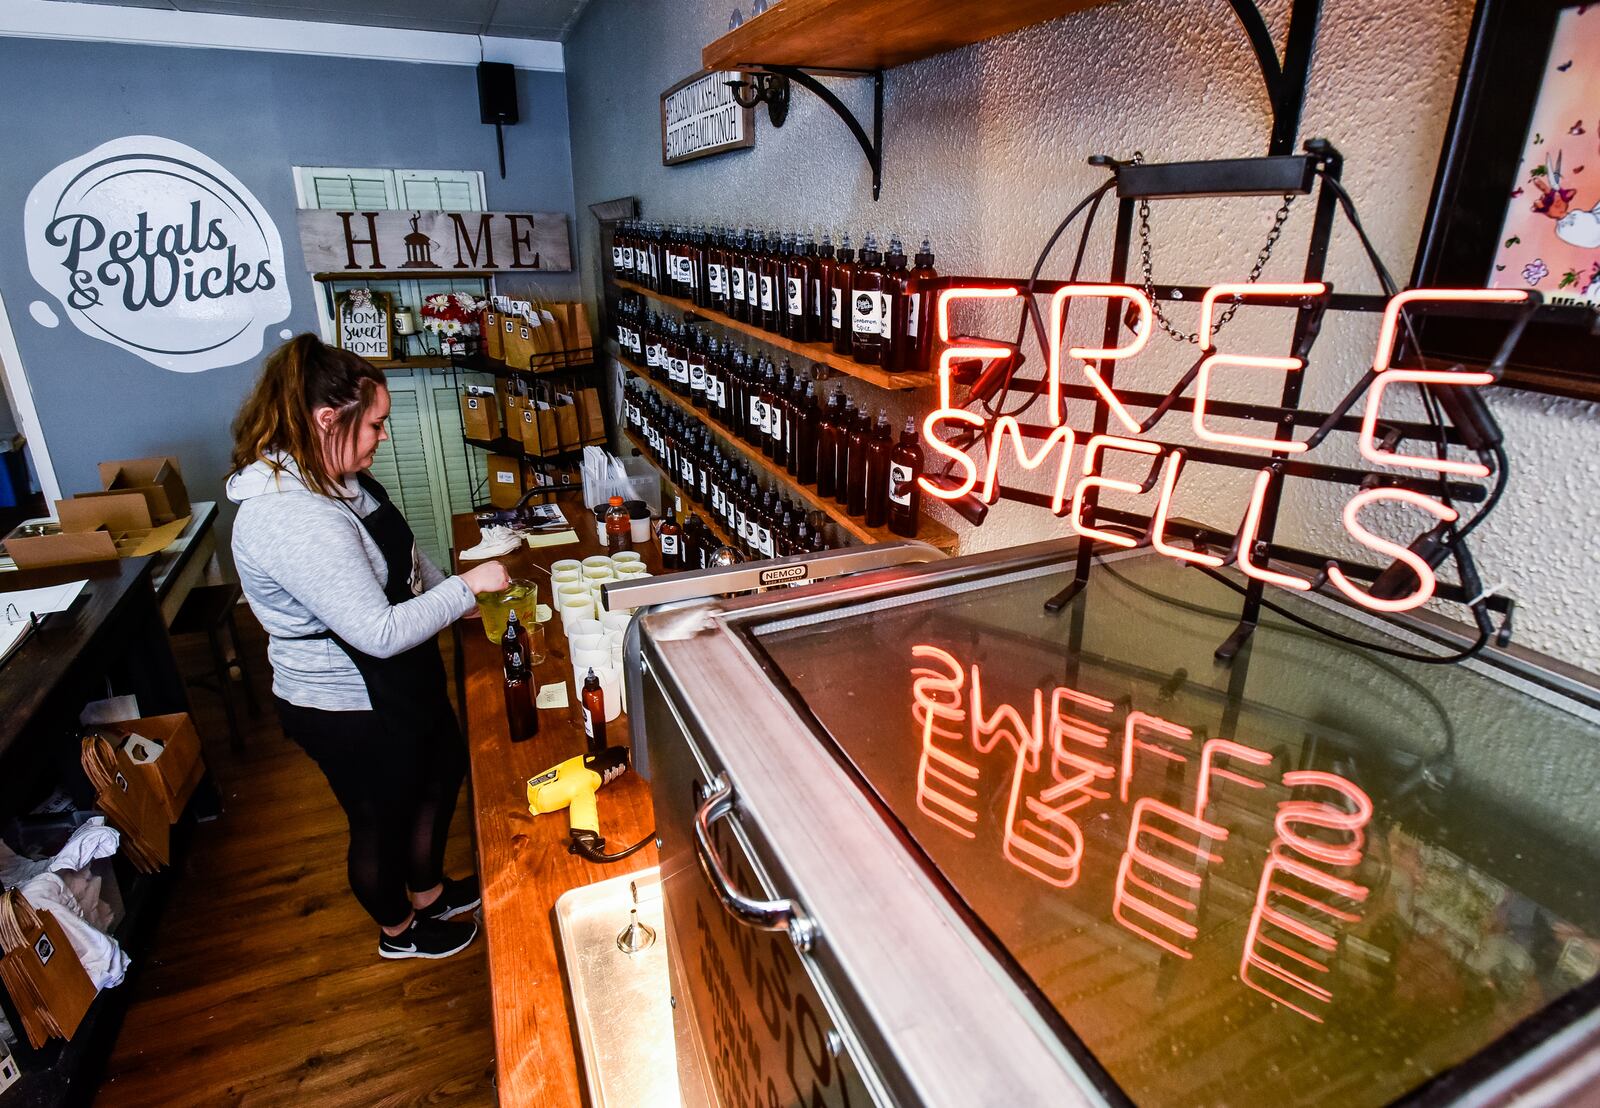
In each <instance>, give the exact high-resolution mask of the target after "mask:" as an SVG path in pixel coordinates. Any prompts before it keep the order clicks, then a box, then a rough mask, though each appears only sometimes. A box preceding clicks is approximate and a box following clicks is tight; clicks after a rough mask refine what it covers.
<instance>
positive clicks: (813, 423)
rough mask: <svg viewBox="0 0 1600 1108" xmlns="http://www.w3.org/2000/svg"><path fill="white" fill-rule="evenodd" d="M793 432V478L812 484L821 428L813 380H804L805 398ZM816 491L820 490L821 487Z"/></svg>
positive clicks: (814, 477)
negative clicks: (794, 457)
mask: <svg viewBox="0 0 1600 1108" xmlns="http://www.w3.org/2000/svg"><path fill="white" fill-rule="evenodd" d="M795 423H796V427H795V433H794V448H795V451H794V452H795V454H796V455H797V457H796V459H795V469H794V475H795V478H796V479H797V480H798V481H799V482H800V483H801V484H802V485H812V484H816V482H817V451H818V442H819V435H820V433H821V430H822V413H821V412H820V411H818V410H817V383H816V381H815V380H811V381H807V382H806V391H805V398H804V399H803V400H801V402H800V411H799V413H798V415H797V418H796V420H795ZM817 491H818V492H819V493H820V492H822V489H821V488H818V489H817Z"/></svg>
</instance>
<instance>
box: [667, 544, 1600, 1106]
mask: <svg viewBox="0 0 1600 1108" xmlns="http://www.w3.org/2000/svg"><path fill="white" fill-rule="evenodd" d="M1069 559H1070V548H1069V547H1067V546H1066V545H1064V544H1049V545H1041V546H1038V547H1032V548H1025V549H1023V550H1021V551H1011V552H1007V553H1004V554H994V555H980V556H976V557H972V558H964V559H961V560H958V561H952V562H946V563H935V564H930V565H926V566H919V567H915V568H910V569H905V568H902V569H891V570H885V571H881V572H877V573H870V574H865V575H861V576H858V577H852V578H845V579H841V580H835V581H831V582H828V583H825V584H821V585H816V586H812V587H810V588H807V589H805V590H801V591H796V592H785V591H778V592H773V593H767V594H763V595H761V596H755V597H745V598H740V599H732V600H724V601H719V602H711V603H707V604H701V605H690V606H685V607H679V608H676V609H672V610H667V611H661V612H658V613H655V614H652V615H650V616H647V617H646V618H645V619H644V620H643V621H642V624H641V636H640V637H641V645H642V650H643V656H644V672H645V683H644V696H643V705H644V710H643V711H641V712H638V713H636V718H637V721H638V722H637V724H636V726H638V727H639V728H641V729H642V730H643V736H642V738H643V740H644V741H647V742H648V743H649V746H650V761H651V763H652V765H653V767H654V779H653V782H652V788H653V793H654V796H655V801H656V809H657V814H658V826H659V828H660V830H659V834H660V835H661V838H662V842H663V847H662V875H663V882H664V890H665V897H666V905H667V923H668V926H667V930H668V936H667V938H668V947H669V962H670V964H671V969H672V981H673V998H674V1004H675V1012H674V1018H675V1024H676V1031H677V1037H678V1044H679V1058H680V1071H681V1074H680V1076H683V1075H687V1076H686V1077H685V1079H684V1082H683V1086H684V1089H685V1094H686V1101H688V1102H691V1103H692V1102H694V1101H695V1099H696V1098H697V1097H698V1098H703V1099H704V1101H705V1102H707V1103H722V1104H729V1105H732V1104H743V1103H749V1102H754V1103H761V1104H769V1103H777V1104H791V1103H803V1104H807V1105H811V1104H828V1105H833V1104H853V1105H860V1104H869V1103H883V1104H950V1105H973V1104H1000V1103H1005V1104H1042V1103H1052V1104H1057V1103H1130V1102H1131V1103H1136V1104H1141V1105H1143V1104H1149V1105H1188V1104H1198V1103H1228V1104H1233V1105H1273V1106H1277V1105H1290V1104H1322V1103H1339V1104H1341V1105H1377V1104H1387V1103H1392V1102H1395V1101H1400V1100H1407V1099H1414V1100H1417V1101H1421V1102H1425V1103H1439V1102H1451V1103H1456V1102H1469V1103H1497V1102H1501V1101H1509V1100H1511V1099H1513V1098H1521V1099H1519V1100H1518V1102H1519V1103H1539V1102H1549V1103H1570V1102H1571V1094H1572V1092H1573V1090H1574V1089H1576V1088H1582V1087H1585V1085H1586V1084H1588V1083H1590V1082H1592V1081H1594V1080H1595V1074H1593V1073H1588V1072H1587V1071H1586V1070H1585V1069H1584V1067H1585V1066H1588V1067H1590V1068H1593V1067H1594V1066H1595V1065H1596V1049H1597V1048H1596V1043H1597V1042H1600V1015H1597V1011H1600V1008H1597V1005H1600V984H1597V981H1596V978H1597V975H1600V901H1597V892H1600V883H1597V881H1596V880H1595V876H1594V875H1595V874H1596V873H1597V872H1600V711H1597V710H1596V705H1597V703H1600V696H1597V694H1596V691H1595V690H1594V689H1593V688H1592V687H1590V686H1589V685H1588V683H1587V682H1586V680H1585V679H1584V678H1583V676H1582V675H1578V674H1573V673H1571V672H1570V671H1565V670H1563V668H1562V667H1560V666H1558V665H1556V664H1554V663H1548V662H1543V661H1541V660H1540V659H1537V658H1533V657H1530V656H1528V655H1526V654H1520V653H1519V654H1515V655H1513V654H1510V653H1506V652H1501V651H1495V650H1489V651H1485V652H1484V653H1483V654H1481V655H1480V656H1479V657H1477V658H1475V659H1473V660H1471V661H1469V662H1466V663H1463V664H1459V665H1428V664H1423V663H1420V662H1416V661H1409V660H1404V659H1400V658H1395V657H1388V656H1385V655H1383V654H1380V653H1379V652H1377V651H1375V650H1369V649H1366V648H1362V647H1356V646H1351V645H1347V644H1344V643H1340V642H1338V641H1335V640H1334V639H1331V638H1328V637H1325V636H1322V635H1319V634H1317V633H1315V632H1312V631H1308V630H1306V629H1304V628H1301V627H1297V626H1294V625H1292V624H1290V623H1289V622H1287V621H1285V620H1283V619H1281V618H1280V617H1277V616H1268V617H1267V619H1266V620H1265V621H1264V622H1263V623H1262V625H1261V626H1260V628H1259V629H1258V630H1257V631H1256V632H1255V634H1254V635H1253V637H1252V638H1251V640H1250V643H1249V646H1248V647H1247V649H1246V650H1245V652H1244V653H1242V654H1241V655H1240V657H1239V658H1237V659H1236V660H1235V661H1234V662H1233V664H1232V665H1230V666H1223V665H1219V664H1218V663H1217V662H1215V661H1214V659H1213V657H1212V651H1213V650H1214V648H1215V647H1216V646H1217V644H1218V643H1220V642H1221V641H1222V640H1223V639H1224V638H1226V637H1227V635H1228V633H1229V632H1230V631H1231V630H1232V629H1233V625H1234V622H1235V621H1236V619H1237V607H1236V605H1232V606H1231V605H1230V603H1229V601H1230V600H1231V599H1232V597H1233V594H1232V593H1230V592H1228V591H1227V590H1226V589H1225V588H1224V587H1223V586H1222V585H1221V584H1219V583H1217V582H1215V581H1213V580H1210V579H1208V578H1207V577H1206V576H1204V575H1203V574H1201V573H1199V572H1197V571H1194V570H1191V569H1187V568H1184V567H1182V566H1180V565H1178V564H1176V563H1174V562H1172V561H1170V560H1168V559H1164V558H1160V557H1156V556H1131V557H1123V558H1120V559H1115V560H1110V561H1107V562H1104V563H1102V564H1100V565H1098V566H1097V567H1096V568H1095V570H1094V572H1093V574H1092V575H1091V578H1090V582H1089V585H1088V587H1087V588H1086V589H1085V590H1084V591H1082V592H1081V593H1080V594H1079V595H1078V596H1077V597H1076V598H1075V599H1074V600H1073V601H1072V602H1071V603H1070V604H1069V605H1068V606H1067V607H1066V608H1065V609H1064V610H1062V611H1060V612H1058V613H1050V612H1047V611H1046V610H1045V608H1044V602H1045V600H1046V599H1047V598H1049V597H1050V596H1051V595H1052V594H1054V593H1055V592H1056V591H1057V590H1058V589H1059V588H1060V586H1061V584H1062V582H1063V579H1064V575H1065V574H1066V573H1067V572H1068V569H1069V566H1070V561H1069ZM1290 603H1291V604H1292V605H1293V610H1294V611H1295V612H1296V614H1299V615H1301V616H1302V617H1304V618H1308V619H1311V620H1313V621H1315V622H1317V623H1320V624H1322V625H1324V626H1327V627H1330V628H1332V629H1334V630H1336V631H1339V632H1341V633H1342V634H1344V635H1346V636H1351V637H1355V638H1364V639H1366V640H1368V641H1370V642H1373V643H1380V644H1384V645H1387V646H1390V647H1395V648H1400V649H1404V650H1411V651H1421V652H1426V651H1427V650H1429V649H1432V650H1433V651H1434V652H1436V653H1444V652H1445V651H1446V649H1447V647H1445V646H1441V645H1439V644H1438V643H1436V642H1433V643H1430V642H1429V641H1428V640H1429V638H1430V637H1434V638H1437V637H1439V636H1443V637H1446V638H1448V635H1449V632H1448V631H1429V630H1428V629H1427V628H1426V627H1423V626H1420V625H1419V629H1418V631H1417V633H1416V634H1412V633H1410V632H1408V631H1406V630H1404V629H1399V628H1396V627H1395V626H1393V625H1392V624H1379V623H1377V622H1375V621H1372V620H1370V619H1369V618H1368V617H1366V616H1365V615H1361V614H1357V613H1355V612H1354V611H1353V610H1352V609H1349V608H1345V607H1342V606H1339V607H1336V606H1333V605H1327V604H1321V603H1318V602H1317V601H1315V600H1309V599H1305V598H1300V597H1296V598H1292V599H1291V600H1290ZM640 738H641V736H638V735H636V736H635V740H636V743H637V742H638V741H639V740H640ZM1574 1082H1576V1083H1577V1084H1574Z"/></svg>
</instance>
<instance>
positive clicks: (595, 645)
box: [567, 620, 611, 653]
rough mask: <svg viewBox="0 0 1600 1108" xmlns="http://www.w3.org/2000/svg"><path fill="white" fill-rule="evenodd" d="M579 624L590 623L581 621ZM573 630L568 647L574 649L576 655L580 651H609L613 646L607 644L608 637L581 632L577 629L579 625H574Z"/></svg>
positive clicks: (568, 638) (568, 639)
mask: <svg viewBox="0 0 1600 1108" xmlns="http://www.w3.org/2000/svg"><path fill="white" fill-rule="evenodd" d="M579 622H580V623H588V622H589V621H588V620H580V621H579ZM573 628H574V630H573V633H572V634H570V635H568V636H567V645H568V646H570V647H571V648H572V650H573V652H574V653H576V652H577V651H579V650H609V649H610V646H611V644H610V643H608V642H606V637H605V636H604V635H600V634H589V633H587V632H579V631H578V630H577V629H576V628H577V624H574V625H573Z"/></svg>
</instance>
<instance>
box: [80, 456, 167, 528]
mask: <svg viewBox="0 0 1600 1108" xmlns="http://www.w3.org/2000/svg"><path fill="white" fill-rule="evenodd" d="M100 487H101V488H102V489H104V490H105V491H106V492H137V493H141V494H142V495H143V496H144V498H145V501H146V502H147V503H149V505H150V519H151V521H152V522H154V523H170V522H172V521H173V520H175V519H181V518H183V517H184V516H186V515H188V514H189V490H188V489H187V488H185V487H184V484H183V472H182V471H181V470H180V469H179V468H178V459H176V458H172V457H164V458H129V459H127V460H126V461H121V462H101V463H100Z"/></svg>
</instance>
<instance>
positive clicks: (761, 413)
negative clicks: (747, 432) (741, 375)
mask: <svg viewBox="0 0 1600 1108" xmlns="http://www.w3.org/2000/svg"><path fill="white" fill-rule="evenodd" d="M777 379H778V374H777V371H776V370H774V369H773V367H772V362H771V361H768V362H767V363H766V366H765V368H763V369H762V371H761V386H760V391H759V392H758V393H757V394H756V404H757V409H756V443H755V445H757V446H759V447H761V453H763V454H765V455H766V456H767V457H769V458H770V457H772V416H773V411H772V405H773V403H774V401H776V400H777V396H776V393H775V386H776V384H777Z"/></svg>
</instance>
